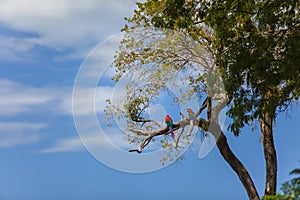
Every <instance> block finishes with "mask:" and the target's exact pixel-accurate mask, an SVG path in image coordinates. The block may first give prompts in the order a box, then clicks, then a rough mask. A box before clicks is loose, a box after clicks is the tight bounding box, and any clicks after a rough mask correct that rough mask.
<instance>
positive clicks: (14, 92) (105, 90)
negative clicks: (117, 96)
mask: <svg viewBox="0 0 300 200" xmlns="http://www.w3.org/2000/svg"><path fill="white" fill-rule="evenodd" d="M72 90H73V88H71V87H58V86H45V87H33V86H30V85H23V84H21V83H18V82H14V81H11V80H7V79H0V96H1V98H0V116H15V115H18V114H22V113H31V112H36V111H38V112H39V113H40V114H43V113H45V114H49V113H51V114H58V115H61V114H63V115H72ZM95 91H96V93H95ZM79 93H80V99H78V100H77V101H76V102H77V104H76V106H77V107H76V111H77V114H78V115H87V114H91V113H94V112H95V111H96V112H103V110H104V108H105V106H106V101H105V100H106V99H107V98H109V97H110V96H111V93H112V88H111V87H97V88H88V89H81V90H80V91H79ZM94 93H95V96H94ZM94 98H95V100H94ZM90 101H93V102H94V101H95V107H91V106H88V105H90V104H88V103H87V102H90ZM94 110H95V111H94Z"/></svg>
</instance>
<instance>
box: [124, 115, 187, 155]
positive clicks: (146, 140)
mask: <svg viewBox="0 0 300 200" xmlns="http://www.w3.org/2000/svg"><path fill="white" fill-rule="evenodd" d="M187 125H189V121H187V120H182V121H179V122H176V123H174V126H173V131H176V130H178V129H180V128H183V127H185V126H187ZM129 130H130V131H132V132H134V133H136V134H138V135H143V136H147V137H145V138H144V139H143V141H142V142H141V144H140V145H139V147H138V149H131V150H129V151H128V152H137V153H142V151H143V149H144V148H145V147H146V146H147V145H148V144H149V143H150V141H151V140H152V138H153V137H156V136H160V135H167V134H170V129H169V127H167V126H166V127H165V128H163V129H159V130H155V131H145V130H137V129H133V128H130V129H129Z"/></svg>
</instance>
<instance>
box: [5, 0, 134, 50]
mask: <svg viewBox="0 0 300 200" xmlns="http://www.w3.org/2000/svg"><path fill="white" fill-rule="evenodd" d="M134 7H135V4H134V1H128V0H114V1H106V0H100V1H99V0H79V1H76V3H74V1H72V0H60V1H59V2H57V1H54V0H44V1H42V2H41V1H39V0H24V1H19V0H1V1H0V23H3V24H5V25H7V26H9V27H10V28H12V29H13V30H16V31H21V32H28V33H34V34H35V35H36V36H35V37H34V38H32V39H30V40H27V41H26V40H21V39H20V40H19V45H21V46H26V49H30V47H31V46H32V45H36V44H39V45H44V46H47V47H50V48H53V49H56V50H59V51H60V50H66V49H67V50H72V51H73V52H77V54H78V52H80V54H84V55H85V53H87V52H88V51H89V50H90V48H91V45H92V46H93V45H94V44H95V42H96V43H97V42H100V41H101V40H103V39H105V37H108V36H110V35H111V34H114V33H116V32H118V31H119V30H120V28H121V27H122V26H123V23H124V21H123V17H124V16H129V15H131V13H132V10H133V9H134ZM11 39H12V38H11ZM13 40H17V39H13ZM10 42H14V41H10ZM1 44H2V43H1ZM1 46H3V45H1ZM1 49H2V47H1ZM3 49H4V48H3ZM3 49H2V50H1V51H3ZM83 49H85V50H86V52H84V51H83ZM9 50H10V51H13V49H9ZM24 50H25V49H24ZM1 51H0V52H1ZM6 53H8V52H6ZM73 55H74V54H73Z"/></svg>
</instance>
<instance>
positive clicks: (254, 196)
mask: <svg viewBox="0 0 300 200" xmlns="http://www.w3.org/2000/svg"><path fill="white" fill-rule="evenodd" d="M217 146H218V149H219V151H220V153H221V154H222V156H223V158H224V159H225V160H226V162H227V163H228V164H229V165H230V167H231V168H232V169H233V170H234V171H235V173H236V174H237V175H238V177H239V179H240V181H241V182H242V184H243V186H244V188H245V189H246V191H247V193H248V197H249V199H250V200H259V199H260V198H259V196H258V193H257V190H256V188H255V185H254V183H253V181H252V179H251V177H250V175H249V173H248V171H247V169H246V168H245V166H244V165H243V164H242V163H241V161H240V160H239V159H238V158H237V157H236V156H235V155H234V153H233V152H232V151H231V149H230V147H229V145H228V142H227V138H226V136H225V135H224V133H223V132H221V134H220V136H219V138H218V140H217Z"/></svg>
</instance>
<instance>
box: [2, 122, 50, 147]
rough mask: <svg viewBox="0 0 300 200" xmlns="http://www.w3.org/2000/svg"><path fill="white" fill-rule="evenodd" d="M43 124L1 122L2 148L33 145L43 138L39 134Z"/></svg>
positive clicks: (43, 126)
mask: <svg viewBox="0 0 300 200" xmlns="http://www.w3.org/2000/svg"><path fill="white" fill-rule="evenodd" d="M45 127H46V124H43V123H23V122H22V123H21V122H0V148H7V147H14V146H18V145H23V144H32V143H36V142H38V141H40V139H41V138H42V137H41V135H40V134H38V133H37V132H39V131H40V130H42V129H43V128H45Z"/></svg>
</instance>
